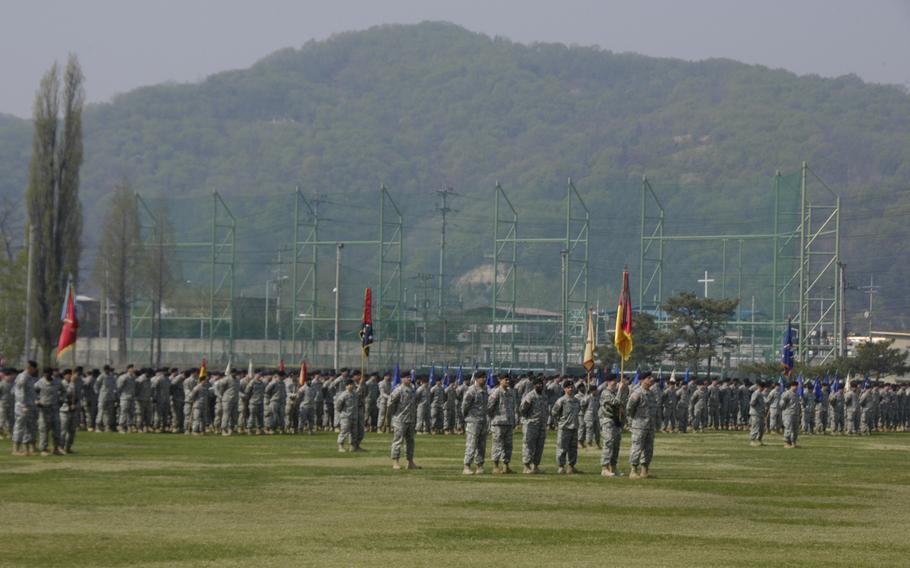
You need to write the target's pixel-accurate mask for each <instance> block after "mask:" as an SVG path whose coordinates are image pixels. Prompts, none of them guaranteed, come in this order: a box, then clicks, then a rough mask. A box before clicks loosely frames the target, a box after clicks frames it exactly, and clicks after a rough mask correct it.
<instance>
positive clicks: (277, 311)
mask: <svg viewBox="0 0 910 568" xmlns="http://www.w3.org/2000/svg"><path fill="white" fill-rule="evenodd" d="M282 278H284V275H283V274H282V273H281V248H280V247H279V248H278V275H277V277H276V278H275V326H276V327H277V328H278V361H279V362H280V361H281V360H282V359H284V349H283V347H284V346H283V345H282V344H281V339H282V336H281V279H282Z"/></svg>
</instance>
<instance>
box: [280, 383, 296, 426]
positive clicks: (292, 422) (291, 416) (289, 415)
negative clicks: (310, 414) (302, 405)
mask: <svg viewBox="0 0 910 568" xmlns="http://www.w3.org/2000/svg"><path fill="white" fill-rule="evenodd" d="M282 382H283V383H284V409H283V412H284V414H283V416H284V432H285V434H293V433H294V430H295V429H296V428H297V388H298V387H299V386H300V385H298V384H297V377H295V376H293V374H289V375H288V376H287V377H285V378H284V381H282Z"/></svg>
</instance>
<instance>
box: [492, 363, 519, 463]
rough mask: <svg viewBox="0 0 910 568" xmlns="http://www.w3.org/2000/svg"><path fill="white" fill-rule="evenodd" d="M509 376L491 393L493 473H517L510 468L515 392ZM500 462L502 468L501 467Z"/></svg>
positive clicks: (502, 377) (501, 379)
mask: <svg viewBox="0 0 910 568" xmlns="http://www.w3.org/2000/svg"><path fill="white" fill-rule="evenodd" d="M510 383H511V380H510V379H509V376H508V375H502V376H500V377H499V386H498V387H497V388H495V389H493V392H491V393H490V398H489V399H488V401H487V414H488V415H489V416H490V425H491V426H492V427H493V451H492V452H491V455H490V457H491V458H493V473H515V472H513V471H512V469H511V468H510V467H509V462H511V461H512V438H513V434H514V432H515V411H516V409H517V408H518V404H517V403H516V401H515V391H514V390H512V387H511V384H510ZM500 462H502V464H503V465H502V466H501V467H500V465H499V464H500Z"/></svg>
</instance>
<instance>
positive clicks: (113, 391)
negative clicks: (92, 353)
mask: <svg viewBox="0 0 910 568" xmlns="http://www.w3.org/2000/svg"><path fill="white" fill-rule="evenodd" d="M94 388H95V393H96V397H97V400H98V416H97V417H96V418H95V427H96V428H97V429H98V430H100V431H102V432H110V431H112V430H113V429H114V427H115V426H116V424H117V420H116V414H115V412H114V411H115V408H114V404H115V403H116V402H117V397H118V394H117V379H116V377H114V373H113V369H112V368H111V366H110V365H105V366H104V367H103V369H102V372H101V374H100V375H99V376H98V379H97V380H96V381H95V385H94Z"/></svg>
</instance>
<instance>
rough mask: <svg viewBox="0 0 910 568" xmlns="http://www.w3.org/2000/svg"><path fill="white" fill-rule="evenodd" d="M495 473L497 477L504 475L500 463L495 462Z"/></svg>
mask: <svg viewBox="0 0 910 568" xmlns="http://www.w3.org/2000/svg"><path fill="white" fill-rule="evenodd" d="M493 473H494V474H496V475H498V474H500V473H502V468H501V467H499V462H493Z"/></svg>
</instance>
